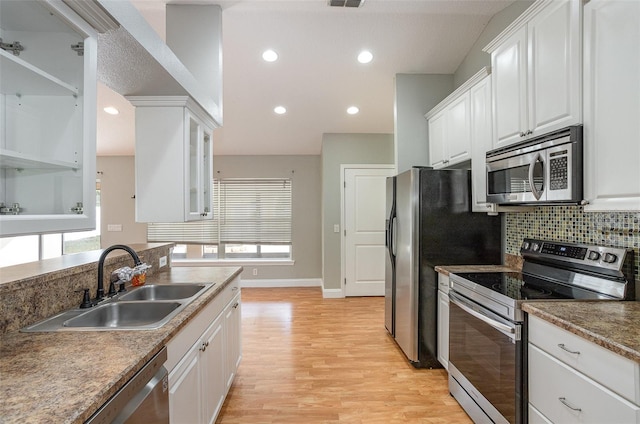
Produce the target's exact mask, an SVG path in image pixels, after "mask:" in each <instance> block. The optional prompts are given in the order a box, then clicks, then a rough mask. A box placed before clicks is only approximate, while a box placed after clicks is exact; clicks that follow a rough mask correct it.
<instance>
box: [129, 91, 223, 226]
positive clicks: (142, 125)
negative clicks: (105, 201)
mask: <svg viewBox="0 0 640 424" xmlns="http://www.w3.org/2000/svg"><path fill="white" fill-rule="evenodd" d="M128 100H129V101H131V104H133V105H134V106H136V149H135V150H136V155H135V156H136V157H135V168H136V195H135V198H136V221H138V222H186V221H196V220H203V219H212V218H213V213H212V201H213V192H212V185H213V161H212V155H213V135H212V132H213V129H214V127H215V122H214V121H213V119H212V118H211V117H210V116H209V115H208V114H207V113H205V112H204V110H202V108H200V107H199V106H198V104H197V103H195V102H194V101H193V100H192V99H191V98H189V97H185V96H176V97H174V96H167V97H128Z"/></svg>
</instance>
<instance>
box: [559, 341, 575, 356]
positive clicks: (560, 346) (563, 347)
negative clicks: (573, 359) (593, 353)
mask: <svg viewBox="0 0 640 424" xmlns="http://www.w3.org/2000/svg"><path fill="white" fill-rule="evenodd" d="M558 347H559V348H560V349H562V350H564V351H565V352H569V353H573V354H574V355H580V351H577V350H570V349H568V348H567V347H566V346H565V345H564V343H558Z"/></svg>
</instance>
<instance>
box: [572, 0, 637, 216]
mask: <svg viewBox="0 0 640 424" xmlns="http://www.w3.org/2000/svg"><path fill="white" fill-rule="evenodd" d="M638 22H640V2H637V1H620V0H592V1H590V2H589V3H587V4H586V5H585V8H584V134H583V136H584V150H585V158H584V164H585V165H584V166H585V171H584V176H585V182H584V184H585V186H584V191H585V199H586V200H587V201H588V202H589V203H588V204H587V205H586V206H585V210H586V211H608V210H631V211H640V166H638V164H639V163H640V142H638V140H640V125H638V117H640V50H639V49H638V40H639V39H640V25H638Z"/></svg>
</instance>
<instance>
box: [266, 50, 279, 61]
mask: <svg viewBox="0 0 640 424" xmlns="http://www.w3.org/2000/svg"><path fill="white" fill-rule="evenodd" d="M262 58H263V59H264V60H266V61H267V62H275V61H276V60H278V53H276V52H275V51H273V50H271V49H269V50H265V51H264V52H263V53H262Z"/></svg>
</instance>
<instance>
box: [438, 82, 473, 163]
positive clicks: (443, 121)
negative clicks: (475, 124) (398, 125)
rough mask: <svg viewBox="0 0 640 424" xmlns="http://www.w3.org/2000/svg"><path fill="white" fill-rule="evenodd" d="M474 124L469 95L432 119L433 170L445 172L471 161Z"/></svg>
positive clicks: (457, 98)
mask: <svg viewBox="0 0 640 424" xmlns="http://www.w3.org/2000/svg"><path fill="white" fill-rule="evenodd" d="M470 124H471V122H470V106H469V92H468V91H465V92H464V93H462V94H460V95H459V96H457V97H456V98H455V99H453V100H451V103H450V104H448V105H447V107H446V108H445V109H444V110H443V111H441V112H440V113H438V114H437V115H435V116H433V117H432V118H430V119H429V164H430V165H431V166H432V167H434V168H435V169H440V168H445V167H448V166H452V165H455V164H458V163H460V162H464V161H465V160H469V159H471V127H470ZM432 127H433V128H432Z"/></svg>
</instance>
